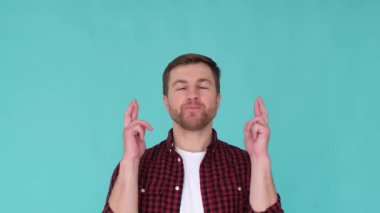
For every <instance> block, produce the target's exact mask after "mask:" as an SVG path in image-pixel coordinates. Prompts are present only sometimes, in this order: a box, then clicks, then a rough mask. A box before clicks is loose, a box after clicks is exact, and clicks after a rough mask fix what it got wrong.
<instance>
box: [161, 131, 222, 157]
mask: <svg viewBox="0 0 380 213" xmlns="http://www.w3.org/2000/svg"><path fill="white" fill-rule="evenodd" d="M218 141H219V140H218V135H217V133H216V131H215V129H212V138H211V143H210V144H209V145H208V146H207V150H206V151H207V152H210V153H212V152H214V150H215V149H216V147H217V145H218ZM166 147H167V149H168V151H169V152H170V153H175V147H174V137H173V128H171V129H170V130H169V132H168V137H167V139H166Z"/></svg>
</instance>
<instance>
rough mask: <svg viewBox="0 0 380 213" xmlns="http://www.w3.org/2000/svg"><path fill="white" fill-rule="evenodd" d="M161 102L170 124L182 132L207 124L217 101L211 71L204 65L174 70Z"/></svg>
mask: <svg viewBox="0 0 380 213" xmlns="http://www.w3.org/2000/svg"><path fill="white" fill-rule="evenodd" d="M164 102H165V106H166V108H167V110H168V111H169V114H170V116H171V117H172V119H173V121H174V122H175V123H176V124H178V125H179V126H181V127H182V128H183V129H185V130H190V131H196V130H200V129H202V128H204V127H205V126H207V125H208V124H210V122H211V121H212V119H213V118H214V117H215V115H216V112H217V110H218V107H219V102H220V94H218V93H217V91H216V87H215V80H214V77H213V75H212V71H211V69H210V68H209V67H208V66H207V65H206V64H204V63H196V64H188V65H180V66H177V67H175V68H174V69H173V70H172V71H171V72H170V77H169V82H168V94H167V96H164Z"/></svg>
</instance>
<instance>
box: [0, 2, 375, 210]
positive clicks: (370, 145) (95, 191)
mask: <svg viewBox="0 0 380 213" xmlns="http://www.w3.org/2000/svg"><path fill="white" fill-rule="evenodd" d="M379 11H380V2H379V1H375V0H373V1H370V0H347V1H343V0H340V1H339V0H334V1H331V0H320V1H305V0H298V1H296V0H288V1H270V0H266V1H258V0H255V1H249V0H245V1H243V0H240V1H215V0H209V1H174V0H172V1H169V0H166V1H128V0H124V1H120V0H108V1H100V0H93V1H90V0H80V1H78V0H75V1H74V0H71V1H69V0H65V1H64V0H49V1H48V0H45V1H43V0H35V1H26V0H25V1H17V0H0V143H1V144H0V169H1V173H0V203H1V205H0V212H49V213H50V212H62V213H63V212H65V213H66V212H100V211H101V210H102V208H103V205H104V202H105V197H106V194H107V190H108V186H109V180H110V176H111V174H112V171H113V169H114V166H115V165H116V164H117V162H118V160H119V159H120V157H121V154H122V141H121V131H122V127H123V114H124V110H125V109H126V107H127V105H128V103H129V102H130V101H131V100H132V99H133V98H137V100H138V101H139V103H140V109H141V111H140V112H141V113H140V117H141V119H145V120H147V121H149V122H150V123H151V124H152V125H153V127H154V128H155V130H154V131H153V132H151V133H148V134H147V136H146V137H147V143H148V146H149V147H151V146H152V145H154V144H157V143H158V142H159V141H161V140H162V139H164V138H165V137H166V135H167V131H168V130H169V128H170V127H171V120H170V117H169V116H168V114H167V112H166V110H165V108H164V105H163V102H162V85H161V75H162V72H163V69H164V68H165V66H166V65H167V63H168V62H169V61H171V60H172V59H173V58H174V57H176V56H177V55H179V54H183V53H188V52H195V53H201V54H205V55H208V56H210V57H212V58H213V59H214V60H215V61H216V62H217V63H218V64H219V66H220V67H221V69H222V79H221V92H222V103H221V108H220V110H219V112H218V116H217V118H216V120H215V123H214V124H215V125H214V126H215V128H216V130H217V131H218V133H219V137H220V138H221V139H223V140H226V141H229V142H230V143H232V144H234V145H236V146H239V147H242V148H243V147H244V146H243V131H242V129H243V125H244V122H245V121H247V120H249V119H250V117H251V116H252V115H253V102H254V100H255V98H256V97H257V96H259V95H260V96H262V97H263V98H264V101H265V103H266V105H267V108H268V111H269V116H270V126H271V130H272V136H271V141H270V153H271V157H272V162H273V174H274V178H275V182H276V186H277V190H278V192H279V193H280V194H281V196H282V201H283V207H284V209H285V210H286V212H294V213H297V212H299V213H304V212H308V213H316V212H318V213H320V212H373V211H374V209H375V208H377V204H378V203H379V201H380V197H379V195H378V194H379V192H380V184H379V180H380V171H379V166H378V162H379V160H380V158H379V155H378V152H379V149H380V144H379V142H380V141H379V138H380V137H379V136H380V131H379V129H378V128H379V124H378V122H379V119H380V111H379V108H380V100H379V95H378V91H379V89H380V87H379V80H380V74H379V68H380V24H379V21H380V12H379ZM375 211H376V210H375Z"/></svg>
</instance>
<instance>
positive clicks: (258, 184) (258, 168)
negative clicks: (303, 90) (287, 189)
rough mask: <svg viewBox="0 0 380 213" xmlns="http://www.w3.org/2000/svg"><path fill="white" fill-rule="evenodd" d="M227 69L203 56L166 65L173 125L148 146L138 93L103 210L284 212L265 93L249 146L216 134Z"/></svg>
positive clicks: (248, 134) (249, 130)
mask: <svg viewBox="0 0 380 213" xmlns="http://www.w3.org/2000/svg"><path fill="white" fill-rule="evenodd" d="M219 79H220V70H219V68H218V66H217V65H216V63H215V62H214V61H213V60H212V59H210V58H208V57H206V56H202V55H198V54H185V55H181V56H179V57H177V58H176V59H174V60H173V61H172V62H170V63H169V65H168V66H167V67H166V69H165V71H164V74H163V94H164V96H163V100H164V103H165V106H166V109H167V110H168V112H169V114H170V116H171V118H172V119H173V128H172V129H171V130H170V131H169V135H168V138H167V139H166V140H164V141H162V142H161V143H159V144H158V145H156V146H154V147H152V148H150V149H146V146H145V141H144V137H145V131H146V130H149V131H151V130H153V128H152V126H151V125H150V124H149V123H148V122H146V121H142V120H139V119H138V111H139V106H138V103H137V101H136V100H133V101H132V103H131V104H130V105H129V107H128V109H127V112H126V113H125V117H124V121H125V125H124V131H123V144H124V154H123V157H122V159H121V161H120V163H119V165H118V166H117V167H116V169H115V171H114V173H113V175H112V179H111V184H110V189H109V192H108V196H107V202H106V204H105V207H104V210H103V212H107V213H109V212H117V213H121V212H128V213H130V212H181V213H183V212H276V213H277V212H283V211H282V209H281V204H280V197H279V196H278V195H277V193H276V190H275V186H274V183H273V178H272V174H271V165H270V158H269V155H268V142H269V136H270V131H269V127H268V113H267V111H266V109H265V106H264V103H263V100H262V99H261V98H260V97H259V98H258V99H257V100H256V101H255V104H254V114H255V117H254V118H252V119H251V120H250V121H248V122H247V123H246V124H245V127H244V143H245V147H246V151H244V150H241V149H239V148H237V147H234V146H232V145H229V144H227V143H225V142H223V141H220V140H219V139H218V138H217V134H216V131H215V130H214V129H213V128H212V120H213V118H214V117H215V115H216V112H217V110H218V108H219V103H220V98H221V97H220V84H219Z"/></svg>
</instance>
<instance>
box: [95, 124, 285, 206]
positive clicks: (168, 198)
mask: <svg viewBox="0 0 380 213" xmlns="http://www.w3.org/2000/svg"><path fill="white" fill-rule="evenodd" d="M118 173H119V165H118V166H117V167H116V168H115V170H114V172H113V175H112V179H111V184H110V188H109V192H108V196H107V202H106V204H105V206H104V210H103V213H112V212H113V211H112V210H111V208H110V206H109V203H108V199H109V197H110V194H111V190H112V188H113V186H114V184H115V181H116V178H117V176H118ZM183 179H184V169H183V164H182V159H181V157H180V155H179V154H177V152H175V147H174V143H173V131H172V130H170V131H169V135H168V138H167V139H166V140H165V141H162V142H161V143H160V144H158V145H156V146H154V147H152V148H150V149H147V150H146V151H145V153H144V155H143V156H142V158H141V160H140V165H139V177H138V185H139V186H138V188H139V199H138V200H139V203H138V209H139V212H179V210H180V205H181V195H182V187H183ZM250 180H251V161H250V158H249V155H248V153H247V152H246V151H244V150H241V149H239V148H237V147H235V146H232V145H230V144H227V143H225V142H223V141H220V140H218V138H217V134H216V132H215V130H213V140H212V142H211V144H210V145H209V146H208V147H207V152H206V155H205V157H204V158H203V161H202V163H201V165H200V185H201V193H202V201H203V208H204V212H218V213H219V212H239V213H240V212H254V211H253V210H252V208H251V205H250V203H249V189H250V188H249V186H250ZM265 212H267V213H280V212H283V210H282V209H281V203H280V197H279V196H278V201H277V203H275V204H274V205H273V206H271V207H269V208H268V209H267V210H266V211H265Z"/></svg>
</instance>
